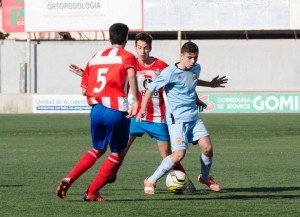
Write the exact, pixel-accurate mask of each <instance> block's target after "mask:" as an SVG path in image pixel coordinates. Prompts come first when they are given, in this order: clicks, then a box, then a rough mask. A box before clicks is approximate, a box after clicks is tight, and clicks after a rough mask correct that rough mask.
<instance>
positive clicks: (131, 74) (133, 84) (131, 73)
mask: <svg viewBox="0 0 300 217" xmlns="http://www.w3.org/2000/svg"><path fill="white" fill-rule="evenodd" d="M127 75H128V81H129V86H130V90H131V94H132V96H133V105H132V107H131V109H130V111H129V114H128V117H131V116H133V115H136V112H137V109H138V104H139V98H138V86H137V80H136V72H135V70H134V68H128V69H127Z"/></svg>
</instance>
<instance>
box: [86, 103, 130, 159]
mask: <svg viewBox="0 0 300 217" xmlns="http://www.w3.org/2000/svg"><path fill="white" fill-rule="evenodd" d="M126 115H128V113H127V112H121V111H117V110H114V109H111V108H107V107H105V106H103V105H101V104H96V105H94V106H93V107H92V110H91V114H90V117H91V134H92V143H93V148H94V149H96V150H103V149H105V148H106V146H107V145H108V144H109V146H110V150H111V152H114V153H115V152H120V151H122V150H124V149H125V148H126V146H127V142H128V137H129V125H130V120H129V119H128V118H126Z"/></svg>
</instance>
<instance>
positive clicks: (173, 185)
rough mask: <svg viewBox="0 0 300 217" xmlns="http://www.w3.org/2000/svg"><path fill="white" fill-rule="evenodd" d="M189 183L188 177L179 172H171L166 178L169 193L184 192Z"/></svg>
mask: <svg viewBox="0 0 300 217" xmlns="http://www.w3.org/2000/svg"><path fill="white" fill-rule="evenodd" d="M187 183H188V177H187V176H186V175H185V173H184V172H181V171H179V170H173V171H171V172H170V173H169V174H168V175H167V178H166V185H167V188H168V190H169V191H175V192H182V191H183V190H184V189H185V188H186V185H187Z"/></svg>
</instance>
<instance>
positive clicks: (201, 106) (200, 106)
mask: <svg viewBox="0 0 300 217" xmlns="http://www.w3.org/2000/svg"><path fill="white" fill-rule="evenodd" d="M196 104H197V109H198V111H199V112H202V111H203V109H206V107H207V105H206V103H205V102H203V101H202V100H200V99H199V98H198V97H197V100H196Z"/></svg>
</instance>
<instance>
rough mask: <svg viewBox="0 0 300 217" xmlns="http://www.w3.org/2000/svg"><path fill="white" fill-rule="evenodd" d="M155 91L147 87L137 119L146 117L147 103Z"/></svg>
mask: <svg viewBox="0 0 300 217" xmlns="http://www.w3.org/2000/svg"><path fill="white" fill-rule="evenodd" d="M152 95H153V93H152V91H151V90H150V89H147V91H146V93H145V95H144V97H143V100H142V105H141V109H140V111H139V113H138V115H137V116H136V121H141V120H142V118H143V117H145V115H146V108H147V105H148V103H149V101H150V99H151V97H152Z"/></svg>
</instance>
